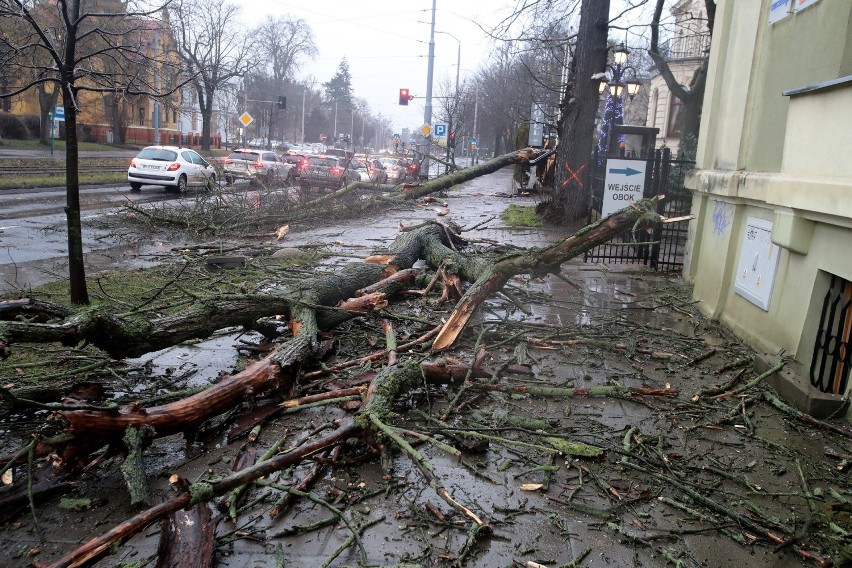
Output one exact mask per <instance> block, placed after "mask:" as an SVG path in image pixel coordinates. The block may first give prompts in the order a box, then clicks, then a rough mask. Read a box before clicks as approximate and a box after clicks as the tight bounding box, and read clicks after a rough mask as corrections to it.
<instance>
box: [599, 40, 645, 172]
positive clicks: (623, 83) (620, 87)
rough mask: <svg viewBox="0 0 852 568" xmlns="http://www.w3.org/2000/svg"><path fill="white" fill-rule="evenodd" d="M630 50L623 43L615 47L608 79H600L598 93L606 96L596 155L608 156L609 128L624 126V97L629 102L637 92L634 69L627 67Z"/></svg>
mask: <svg viewBox="0 0 852 568" xmlns="http://www.w3.org/2000/svg"><path fill="white" fill-rule="evenodd" d="M629 56H630V50H629V49H627V48H626V47H625V46H624V44H623V43H621V44H619V45H618V46H616V48H615V49H614V50H613V54H612V65H607V71H608V72H609V77H610V78H609V79H601V82H600V85H599V86H598V93H600V94H606V104H605V105H604V115H603V124H602V125H601V138H600V141H599V142H598V153H602V154H605V155H606V154H608V153H609V152H608V150H609V148H608V146H609V143H610V141H609V133H610V129H611V128H610V127H611V125H613V124H624V103H625V101H624V95H625V94H627V96H628V97H630V100H633V97H635V96H636V93H638V92H639V86H640V85H639V81H637V80H636V69H634V68H633V67H631V66H630V65H627V60H628V57H629ZM627 73H630V74H631V76H632V78H631V79H630V80H625V75H626V74H627Z"/></svg>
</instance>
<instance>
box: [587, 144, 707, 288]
mask: <svg viewBox="0 0 852 568" xmlns="http://www.w3.org/2000/svg"><path fill="white" fill-rule="evenodd" d="M611 158H613V156H610V159H611ZM617 159H619V160H628V161H636V162H637V163H642V162H644V166H645V168H644V170H645V180H644V185H643V197H653V196H655V195H661V194H663V195H665V196H666V197H665V199H664V200H663V201H661V202H660V205H659V208H658V212H659V213H660V214H661V215H663V216H665V217H667V218H673V217H682V216H685V215H689V211H690V208H691V206H692V194H691V193H690V192H689V190H688V189H687V188H686V187H685V186H684V185H683V181H684V177H685V176H686V173H687V172H688V171H689V170H691V169H692V168H693V167H694V166H695V162H693V161H689V160H682V159H678V158H674V157H672V155H671V150H670V149H669V148H661V149H658V150H654V151H653V153H652V154H650V155H648V156H647V157H642V156H640V157H621V156H619V157H617ZM607 161H608V159H607V157H603V156H598V155H597V154H596V155H595V156H594V158H593V159H592V169H591V171H590V172H589V177H588V180H589V183H590V185H591V213H590V215H589V223H592V222H594V221H596V220H597V219H599V218H600V216H601V212H602V211H603V203H604V194H605V190H606V188H605V180H606V167H607ZM625 205H627V204H626V203H625ZM687 230H688V227H687V222H686V221H682V222H679V223H667V224H663V223H657V224H656V225H655V226H654V227H653V229H652V230H651V231H650V232H648V231H647V230H642V231H639V232H637V233H636V234H634V233H633V232H632V230H628V231H625V232H624V233H622V234H620V235H618V236H617V237H616V238H614V239H612V240H611V241H610V242H609V243H607V244H604V245H601V246H599V247H595V248H594V249H592V250H590V251H589V252H587V253H586V254H585V255H584V260H585V261H586V262H606V263H609V264H643V265H645V266H650V267H651V268H653V269H654V270H661V271H670V270H679V269H680V268H681V267H682V266H683V255H684V251H685V248H686V237H687Z"/></svg>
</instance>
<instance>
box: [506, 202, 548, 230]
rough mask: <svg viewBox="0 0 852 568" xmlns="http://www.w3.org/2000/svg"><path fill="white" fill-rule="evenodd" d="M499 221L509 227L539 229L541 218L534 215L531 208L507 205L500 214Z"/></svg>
mask: <svg viewBox="0 0 852 568" xmlns="http://www.w3.org/2000/svg"><path fill="white" fill-rule="evenodd" d="M500 219H502V221H503V222H504V223H506V224H507V225H509V226H510V227H541V225H542V222H541V218H539V217H538V216H537V215H536V213H535V207H533V206H529V207H521V206H518V205H509V206H508V207H507V208H506V210H505V211H503V213H501V214H500Z"/></svg>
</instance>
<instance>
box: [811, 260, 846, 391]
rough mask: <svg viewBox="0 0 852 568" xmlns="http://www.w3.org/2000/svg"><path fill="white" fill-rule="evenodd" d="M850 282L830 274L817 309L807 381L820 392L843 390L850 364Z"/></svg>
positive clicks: (844, 389)
mask: <svg viewBox="0 0 852 568" xmlns="http://www.w3.org/2000/svg"><path fill="white" fill-rule="evenodd" d="M850 336H852V282H849V281H848V280H845V279H843V278H840V277H839V276H835V275H832V276H831V285H830V286H829V287H828V291H827V292H826V294H825V297H824V298H823V302H822V311H821V312H820V318H819V328H818V329H817V334H816V341H815V343H814V353H813V357H812V358H811V369H810V379H811V384H812V385H813V386H814V387H816V388H818V389H819V390H820V391H822V392H824V393H831V394H843V393H844V392H845V391H846V386H847V384H848V383H849V369H850V367H852V348H851V347H852V346H850V344H849V339H850Z"/></svg>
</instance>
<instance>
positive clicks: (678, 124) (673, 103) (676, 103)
mask: <svg viewBox="0 0 852 568" xmlns="http://www.w3.org/2000/svg"><path fill="white" fill-rule="evenodd" d="M682 129H683V101H682V100H680V99H679V98H677V97H676V96H674V95H670V96H669V122H668V124H667V125H666V136H669V137H673V138H679V137H680V135H681V131H682Z"/></svg>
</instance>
